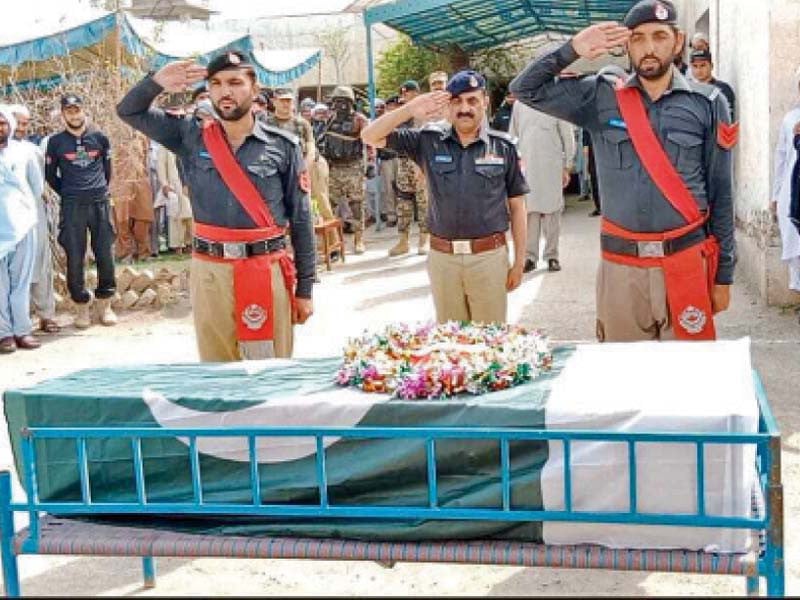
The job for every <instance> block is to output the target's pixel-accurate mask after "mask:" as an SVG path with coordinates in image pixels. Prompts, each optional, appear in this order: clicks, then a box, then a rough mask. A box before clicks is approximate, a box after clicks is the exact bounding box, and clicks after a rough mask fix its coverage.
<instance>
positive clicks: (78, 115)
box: [61, 94, 86, 131]
mask: <svg viewBox="0 0 800 600" xmlns="http://www.w3.org/2000/svg"><path fill="white" fill-rule="evenodd" d="M61 116H62V117H64V123H65V124H66V126H67V129H70V130H72V131H79V130H81V129H83V128H84V127H86V113H84V112H83V100H81V98H80V97H79V96H76V95H75V94H66V95H65V96H62V97H61Z"/></svg>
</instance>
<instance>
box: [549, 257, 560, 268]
mask: <svg viewBox="0 0 800 600" xmlns="http://www.w3.org/2000/svg"><path fill="white" fill-rule="evenodd" d="M547 270H548V271H560V270H561V265H560V264H559V262H558V259H557V258H551V259H550V260H548V261H547Z"/></svg>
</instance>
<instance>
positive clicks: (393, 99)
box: [386, 96, 400, 112]
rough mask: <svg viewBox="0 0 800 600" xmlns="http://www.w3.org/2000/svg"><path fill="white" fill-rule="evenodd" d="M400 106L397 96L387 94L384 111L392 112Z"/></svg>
mask: <svg viewBox="0 0 800 600" xmlns="http://www.w3.org/2000/svg"><path fill="white" fill-rule="evenodd" d="M398 108H400V98H398V97H397V96H389V97H388V98H387V99H386V112H392V111H393V110H397V109H398Z"/></svg>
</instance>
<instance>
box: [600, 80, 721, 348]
mask: <svg viewBox="0 0 800 600" xmlns="http://www.w3.org/2000/svg"><path fill="white" fill-rule="evenodd" d="M616 94H617V102H618V104H619V109H620V113H621V114H622V118H623V120H624V121H625V123H626V125H627V128H628V135H629V136H630V138H631V141H632V142H633V147H634V149H635V150H636V153H637V154H638V155H639V159H640V160H641V161H642V165H644V168H645V169H646V170H647V173H648V174H649V175H650V178H651V179H652V180H653V183H655V185H656V187H657V188H658V189H659V190H660V191H661V193H662V194H664V197H665V198H666V199H667V201H668V202H669V203H670V204H671V205H672V207H673V208H674V209H675V210H676V211H678V212H679V213H680V214H681V216H683V218H684V219H685V220H686V222H687V225H686V226H685V227H681V228H679V229H674V230H672V231H666V232H663V233H655V234H649V233H639V232H632V231H628V230H626V229H623V228H622V227H619V226H618V225H616V224H614V223H611V222H610V221H608V220H607V219H604V220H603V231H604V232H606V233H609V234H611V235H614V236H617V237H622V238H625V239H628V240H632V241H637V242H640V241H641V242H648V241H665V240H671V239H676V238H678V237H680V236H682V235H684V234H686V233H688V232H690V231H692V230H694V229H696V228H698V227H700V226H702V225H703V224H704V223H705V217H704V216H703V215H702V214H701V213H700V209H699V208H698V206H697V201H696V200H695V199H694V196H692V193H691V191H690V190H689V188H688V187H686V183H685V182H684V181H683V179H682V178H681V176H680V174H679V173H678V172H677V171H676V170H675V167H674V165H673V164H672V162H670V159H669V156H667V153H666V152H665V151H664V147H663V146H662V144H661V141H660V140H659V139H658V136H656V134H655V131H653V128H652V126H651V125H650V120H649V118H648V117H647V112H646V111H645V107H644V103H643V102H642V98H641V96H640V92H639V90H638V89H636V88H632V87H628V88H621V89H618V90H617V92H616ZM603 257H604V258H605V259H606V260H609V261H611V262H616V263H621V264H626V265H630V266H636V267H661V268H662V269H663V270H664V281H665V285H666V288H667V304H668V305H669V311H670V317H671V320H672V324H673V328H674V330H675V336H676V337H677V338H678V339H681V340H714V339H716V331H715V329H714V318H713V314H714V313H713V309H712V305H711V291H712V290H713V288H714V284H715V278H716V274H717V265H718V264H719V244H718V243H717V240H716V239H715V238H714V237H713V236H711V237H708V238H707V239H706V240H705V241H703V242H702V243H699V244H696V245H695V246H692V247H690V248H687V249H685V250H682V251H680V252H676V253H675V254H672V255H670V256H664V257H652V258H650V257H647V258H645V257H633V256H623V255H619V254H612V253H610V252H603Z"/></svg>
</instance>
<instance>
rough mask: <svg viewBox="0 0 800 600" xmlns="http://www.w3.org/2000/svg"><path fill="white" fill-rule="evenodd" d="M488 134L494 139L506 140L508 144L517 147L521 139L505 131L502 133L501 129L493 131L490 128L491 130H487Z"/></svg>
mask: <svg viewBox="0 0 800 600" xmlns="http://www.w3.org/2000/svg"><path fill="white" fill-rule="evenodd" d="M486 133H487V134H489V135H493V136H494V137H499V138H500V139H503V140H505V141H507V142H511V143H512V144H514V145H515V146H516V145H517V140H518V139H519V138H517V137H516V136H513V135H511V134H510V133H507V132H505V131H500V130H499V129H491V128H489V129H487V130H486Z"/></svg>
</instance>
